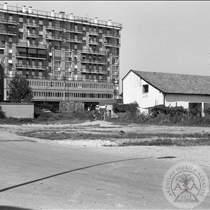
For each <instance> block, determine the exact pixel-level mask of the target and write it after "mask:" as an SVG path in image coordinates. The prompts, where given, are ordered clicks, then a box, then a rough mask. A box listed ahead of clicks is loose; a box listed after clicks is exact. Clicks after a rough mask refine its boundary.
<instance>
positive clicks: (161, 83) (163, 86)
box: [131, 70, 210, 95]
mask: <svg viewBox="0 0 210 210" xmlns="http://www.w3.org/2000/svg"><path fill="white" fill-rule="evenodd" d="M131 71H133V72H134V73H135V74H136V75H138V76H139V77H140V78H142V79H143V80H145V81H146V82H147V83H149V84H150V85H152V86H154V87H155V88H157V89H159V90H160V91H161V92H163V93H174V94H193V95H210V76H201V75H189V74H174V73H162V72H146V71H136V70H131Z"/></svg>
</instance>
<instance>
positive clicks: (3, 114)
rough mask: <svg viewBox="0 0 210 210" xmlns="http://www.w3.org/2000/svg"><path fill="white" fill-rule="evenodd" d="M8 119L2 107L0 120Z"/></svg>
mask: <svg viewBox="0 0 210 210" xmlns="http://www.w3.org/2000/svg"><path fill="white" fill-rule="evenodd" d="M5 118H6V114H5V112H3V111H2V108H1V106H0V119H5Z"/></svg>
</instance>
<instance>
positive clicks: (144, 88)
mask: <svg viewBox="0 0 210 210" xmlns="http://www.w3.org/2000/svg"><path fill="white" fill-rule="evenodd" d="M148 92H149V85H143V93H148Z"/></svg>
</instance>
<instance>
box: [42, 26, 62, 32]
mask: <svg viewBox="0 0 210 210" xmlns="http://www.w3.org/2000/svg"><path fill="white" fill-rule="evenodd" d="M46 29H50V30H58V31H63V28H62V27H60V26H51V25H48V26H46Z"/></svg>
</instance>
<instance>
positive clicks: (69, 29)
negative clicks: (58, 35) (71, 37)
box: [63, 28, 83, 33]
mask: <svg viewBox="0 0 210 210" xmlns="http://www.w3.org/2000/svg"><path fill="white" fill-rule="evenodd" d="M63 30H64V31H66V32H71V33H82V32H83V31H82V30H81V29H78V28H63Z"/></svg>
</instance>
